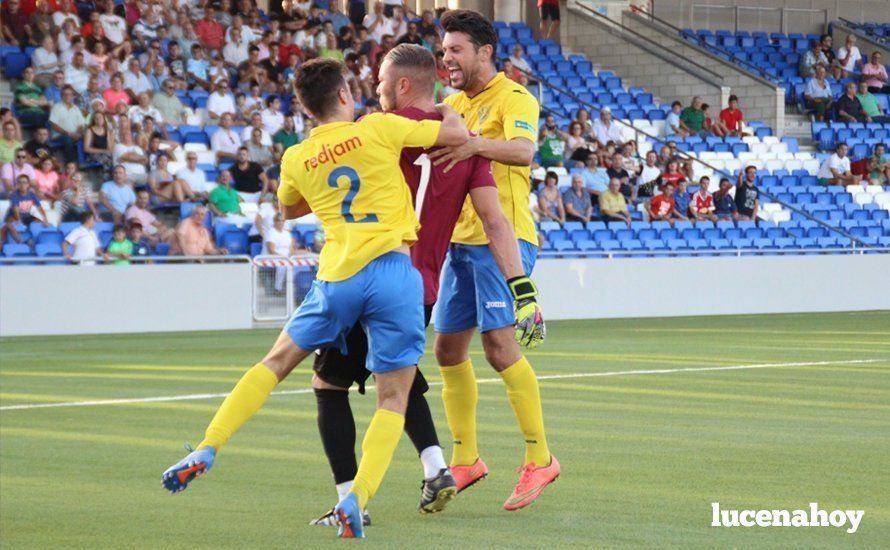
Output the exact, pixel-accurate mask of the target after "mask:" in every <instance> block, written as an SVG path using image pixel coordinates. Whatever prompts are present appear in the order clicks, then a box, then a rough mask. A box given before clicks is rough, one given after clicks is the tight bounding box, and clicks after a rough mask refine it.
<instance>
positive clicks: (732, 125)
mask: <svg viewBox="0 0 890 550" xmlns="http://www.w3.org/2000/svg"><path fill="white" fill-rule="evenodd" d="M744 120H745V115H744V114H743V113H742V111H741V110H740V109H739V98H738V97H737V96H735V95H731V96H729V107H727V108H726V109H723V110H722V111H720V120H718V121H717V122H716V124H715V126H716V127H717V128H718V129H719V130H721V131H722V132H723V135H725V136H739V135H741V134H742V122H743V121H744Z"/></svg>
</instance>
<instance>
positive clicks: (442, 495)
mask: <svg viewBox="0 0 890 550" xmlns="http://www.w3.org/2000/svg"><path fill="white" fill-rule="evenodd" d="M427 389H429V385H427V382H426V379H424V377H423V375H422V374H421V373H420V370H418V371H417V376H415V378H414V383H413V384H412V385H411V393H410V394H409V395H408V408H407V409H406V411H405V433H407V434H408V437H409V438H411V442H412V443H413V444H414V448H416V449H417V454H418V455H419V456H420V462H421V463H422V464H423V484H422V485H421V491H420V504H419V505H418V507H417V509H418V511H420V513H422V514H432V513H436V512H441V511H442V510H444V509H445V506H447V505H448V503H449V502H450V501H451V499H453V498H454V496H455V495H456V494H457V483H455V481H454V478H453V477H452V475H451V471H450V470H449V469H448V465H447V464H445V456H444V455H443V454H442V447H440V446H439V436H438V435H437V434H436V425H435V423H434V422H433V414H432V413H431V412H430V405H429V403H427V400H426V397H424V393H425V392H426V391H427Z"/></svg>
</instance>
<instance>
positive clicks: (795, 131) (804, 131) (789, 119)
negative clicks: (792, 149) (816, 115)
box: [785, 111, 818, 152]
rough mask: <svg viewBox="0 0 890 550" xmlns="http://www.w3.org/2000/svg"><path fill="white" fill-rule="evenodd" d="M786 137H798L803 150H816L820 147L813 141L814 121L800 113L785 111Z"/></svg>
mask: <svg viewBox="0 0 890 550" xmlns="http://www.w3.org/2000/svg"><path fill="white" fill-rule="evenodd" d="M785 137H793V138H797V143H798V146H799V147H800V150H801V151H809V152H816V151H818V147H816V144H815V143H814V142H813V132H812V123H811V122H810V117H809V116H807V115H802V114H799V113H796V112H795V113H792V112H787V111H786V113H785Z"/></svg>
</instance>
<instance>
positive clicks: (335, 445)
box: [315, 389, 358, 484]
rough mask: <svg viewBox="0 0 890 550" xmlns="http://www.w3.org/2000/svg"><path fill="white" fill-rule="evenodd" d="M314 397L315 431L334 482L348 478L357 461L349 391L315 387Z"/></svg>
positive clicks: (356, 467)
mask: <svg viewBox="0 0 890 550" xmlns="http://www.w3.org/2000/svg"><path fill="white" fill-rule="evenodd" d="M315 400H316V402H317V403H318V432H319V433H320V434H321V443H322V445H323V446H324V453H325V454H326V455H327V456H328V462H329V463H330V464H331V471H332V472H333V473H334V483H337V484H340V483H343V482H345V481H352V480H353V479H355V474H356V473H357V472H358V463H357V462H356V460H355V419H354V418H353V417H352V408H351V407H350V406H349V392H346V391H343V390H319V389H316V390H315Z"/></svg>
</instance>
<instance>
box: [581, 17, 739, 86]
mask: <svg viewBox="0 0 890 550" xmlns="http://www.w3.org/2000/svg"><path fill="white" fill-rule="evenodd" d="M576 5H577V6H578V7H579V8H581V9H583V10H584V11H586V12H587V13H588V14H590V15H593V16H595V17H597V18H599V19H601V20H602V21H603V22H605V23H606V24H607V25H610V26H612V27H615V28H617V29H619V30H620V31H621V32H623V33H626V34H629V35H631V36H633V37H634V38H635V39H637V40H638V41H640V42H642V43H644V44H646V47H643V46H641V45H639V47H642V48H644V49H645V50H646V51H647V52H648V53H649V54H651V55H653V56H655V57H657V58H659V59H661V60H662V61H664V62H665V63H670V64H676V62H677V59H678V58H677V55H676V54H674V53H673V52H665V51H664V46H662V45H661V44H659V43H658V42H656V41H654V40H652V39H651V38H649V37H648V36H646V35H643V34H640V33H638V32H637V31H635V30H633V29H631V28H630V27H628V26H625V25H624V24H623V23H621V22H620V21H615V20H614V19H612V18H611V17H609V16H607V15H605V14H602V13H600V12H599V11H597V10H596V9H594V8H593V7H591V6H589V5H587V4H583V3H581V2H578V4H576ZM683 62H684V65H686V66H687V67H686V68H687V69H688V68H689V66H691V67H694V68H695V69H696V71H697V72H700V73H705V75H707V76H709V77H710V79H712V80H715V81H719V82H722V81H723V76H722V75H721V74H719V73H717V72H714V71H713V70H711V69H709V68H708V67H705V66H704V65H702V64H700V63H696V62H695V61H693V60H691V59H683ZM703 78H704V79H705V80H707V78H705V77H703Z"/></svg>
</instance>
